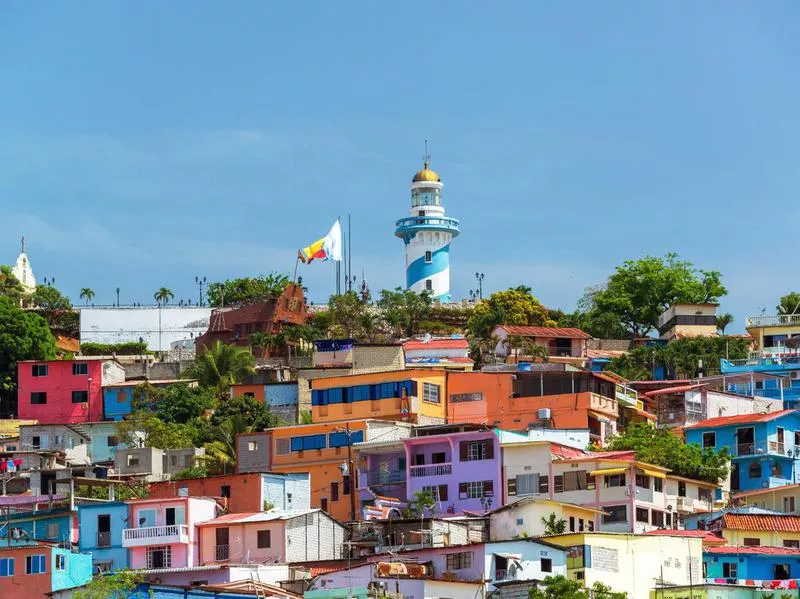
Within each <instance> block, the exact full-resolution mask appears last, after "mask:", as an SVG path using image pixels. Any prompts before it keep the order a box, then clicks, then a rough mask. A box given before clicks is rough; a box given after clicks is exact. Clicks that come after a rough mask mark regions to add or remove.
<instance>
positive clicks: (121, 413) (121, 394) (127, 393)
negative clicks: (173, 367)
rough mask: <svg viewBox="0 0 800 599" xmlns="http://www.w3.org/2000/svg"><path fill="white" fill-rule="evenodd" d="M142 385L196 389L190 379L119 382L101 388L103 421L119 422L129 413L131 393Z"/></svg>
mask: <svg viewBox="0 0 800 599" xmlns="http://www.w3.org/2000/svg"><path fill="white" fill-rule="evenodd" d="M142 384H148V385H152V386H153V387H161V388H163V387H169V386H170V385H176V384H178V385H188V386H189V387H196V386H197V381H194V380H190V379H166V380H146V381H138V380H137V381H120V382H117V383H111V384H109V385H104V386H103V419H104V420H114V421H116V422H119V421H120V420H122V419H123V418H124V417H125V416H127V415H128V414H130V413H131V406H132V404H133V392H134V391H135V390H136V387H138V386H139V385H142Z"/></svg>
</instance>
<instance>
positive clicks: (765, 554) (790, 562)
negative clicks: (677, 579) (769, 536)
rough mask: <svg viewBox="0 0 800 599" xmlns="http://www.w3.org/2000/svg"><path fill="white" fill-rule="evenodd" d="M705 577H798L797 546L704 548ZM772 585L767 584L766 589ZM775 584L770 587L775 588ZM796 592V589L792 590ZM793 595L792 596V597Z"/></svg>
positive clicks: (729, 579) (721, 579)
mask: <svg viewBox="0 0 800 599" xmlns="http://www.w3.org/2000/svg"><path fill="white" fill-rule="evenodd" d="M703 570H704V576H705V578H706V580H709V581H713V582H716V583H733V584H736V583H737V582H739V581H741V582H743V583H744V582H745V581H747V580H749V581H756V580H757V581H759V582H760V583H761V584H759V586H762V587H764V581H773V580H774V581H780V580H789V579H797V578H800V549H798V548H796V547H731V546H727V547H706V548H705V550H704V551H703ZM771 586H772V585H769V584H767V585H766V588H767V589H769V588H770V587H771ZM777 587H778V585H775V586H774V587H772V588H777ZM795 592H796V591H795ZM794 596H795V595H792V597H794Z"/></svg>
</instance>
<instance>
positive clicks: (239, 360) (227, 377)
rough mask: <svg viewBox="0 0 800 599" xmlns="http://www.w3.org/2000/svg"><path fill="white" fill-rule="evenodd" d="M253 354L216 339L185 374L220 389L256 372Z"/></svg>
mask: <svg viewBox="0 0 800 599" xmlns="http://www.w3.org/2000/svg"><path fill="white" fill-rule="evenodd" d="M254 364H255V362H254V360H253V355H252V354H251V353H250V352H249V351H247V350H246V349H245V348H243V347H236V346H235V345H225V344H224V343H221V342H219V341H215V342H214V345H213V346H212V347H211V349H208V350H206V351H205V352H203V353H202V354H200V355H199V356H197V358H196V359H195V361H194V364H192V366H191V367H190V368H187V369H186V371H185V372H184V376H185V377H186V378H190V379H197V380H198V382H199V383H200V384H201V385H202V386H203V387H214V388H217V389H219V390H220V391H225V390H227V388H228V387H230V386H231V385H234V384H236V383H240V382H242V381H243V380H244V378H245V377H246V376H248V375H251V374H254V373H255V367H254Z"/></svg>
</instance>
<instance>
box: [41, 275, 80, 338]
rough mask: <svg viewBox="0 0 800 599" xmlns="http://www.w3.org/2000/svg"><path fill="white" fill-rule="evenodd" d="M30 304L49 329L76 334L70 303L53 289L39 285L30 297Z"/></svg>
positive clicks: (74, 318) (75, 318) (75, 321)
mask: <svg viewBox="0 0 800 599" xmlns="http://www.w3.org/2000/svg"><path fill="white" fill-rule="evenodd" d="M31 303H32V304H33V305H34V306H35V308H36V310H37V311H38V312H39V314H41V315H42V316H43V317H44V319H45V320H46V321H47V324H48V325H49V326H50V328H51V329H61V330H68V331H70V332H71V333H76V332H77V331H76V329H77V328H78V326H77V324H78V323H77V317H76V314H75V312H73V310H72V302H70V301H69V298H67V297H66V296H65V295H63V294H62V293H61V292H60V291H59V290H58V289H56V288H55V287H51V286H49V285H39V286H38V287H36V291H34V292H33V294H32V295H31Z"/></svg>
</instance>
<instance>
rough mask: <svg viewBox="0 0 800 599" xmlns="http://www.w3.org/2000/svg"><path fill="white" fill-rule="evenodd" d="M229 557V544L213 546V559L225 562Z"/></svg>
mask: <svg viewBox="0 0 800 599" xmlns="http://www.w3.org/2000/svg"><path fill="white" fill-rule="evenodd" d="M228 559H230V545H215V546H214V561H217V562H226V561H228Z"/></svg>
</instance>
